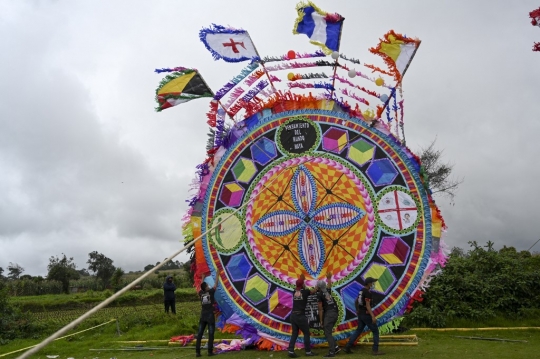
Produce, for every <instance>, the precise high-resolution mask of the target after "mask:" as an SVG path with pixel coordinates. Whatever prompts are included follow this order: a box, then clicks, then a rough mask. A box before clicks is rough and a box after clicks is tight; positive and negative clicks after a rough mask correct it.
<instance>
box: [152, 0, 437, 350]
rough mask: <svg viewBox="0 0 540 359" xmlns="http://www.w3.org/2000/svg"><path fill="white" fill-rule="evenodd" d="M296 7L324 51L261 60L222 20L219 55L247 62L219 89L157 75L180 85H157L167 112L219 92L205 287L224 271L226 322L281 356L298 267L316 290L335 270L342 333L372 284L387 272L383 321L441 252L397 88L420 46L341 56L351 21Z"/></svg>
mask: <svg viewBox="0 0 540 359" xmlns="http://www.w3.org/2000/svg"><path fill="white" fill-rule="evenodd" d="M297 11H298V18H297V20H296V23H295V28H294V31H293V32H294V33H297V34H305V35H307V36H308V37H309V38H310V41H311V42H313V43H315V44H317V45H319V46H321V48H322V49H323V51H321V50H319V51H316V52H314V53H311V54H300V53H298V52H295V51H292V50H291V51H289V52H288V53H287V54H286V55H283V56H277V57H264V58H261V57H260V56H259V54H258V52H257V50H256V48H255V46H254V44H253V42H252V40H251V38H250V36H249V34H248V33H247V31H244V30H241V29H231V28H226V27H223V26H219V25H213V26H212V27H210V28H206V29H203V30H201V32H200V38H201V40H202V41H203V43H204V44H205V46H206V47H207V48H208V49H209V50H210V51H211V53H212V55H213V57H214V58H215V59H216V60H217V59H223V60H225V61H228V62H238V61H250V64H249V65H248V66H247V67H245V68H244V69H243V70H242V71H241V72H240V73H239V74H238V75H236V76H234V77H233V78H232V79H231V80H230V81H229V82H228V83H226V84H225V85H224V86H223V87H222V88H221V89H220V90H218V91H216V92H212V91H211V90H210V89H209V87H208V86H207V85H206V84H205V83H204V80H203V79H202V77H201V76H200V74H199V73H198V72H197V71H196V70H194V69H185V68H175V69H160V70H157V72H164V71H168V72H172V74H171V75H168V77H167V78H168V79H170V80H171V81H175V86H167V82H168V80H167V78H166V80H164V81H163V82H162V83H161V84H160V88H159V89H158V90H157V92H156V99H157V101H158V104H159V105H160V107H159V109H160V110H161V109H164V108H167V107H170V106H174V105H175V104H177V102H178V103H179V102H184V101H187V100H191V99H194V98H198V97H203V96H206V94H207V93H212V96H213V99H212V101H211V103H210V110H209V112H208V114H207V118H208V124H209V125H210V127H211V129H210V141H209V143H208V145H207V158H206V160H205V161H204V162H203V163H202V164H201V165H199V166H198V169H197V177H196V179H197V180H196V181H195V187H196V195H195V196H194V197H193V198H192V199H191V200H189V202H190V210H189V213H188V214H187V216H186V224H185V226H184V236H185V240H186V243H190V242H191V241H194V243H195V244H194V252H193V264H192V270H193V272H194V276H195V280H196V285H199V284H200V280H201V279H200V276H201V274H203V275H208V276H211V277H215V275H216V273H220V277H219V281H220V283H219V287H218V288H219V289H218V292H217V295H216V299H217V302H218V305H219V321H218V327H219V328H220V329H221V330H223V331H229V332H235V333H237V334H241V335H242V336H243V337H244V338H245V339H246V340H248V341H251V342H253V343H256V344H257V345H258V346H259V348H267V349H275V350H278V349H282V348H284V347H286V344H287V342H288V340H289V337H290V333H291V327H290V324H289V316H290V313H291V306H292V296H293V289H294V283H295V281H296V279H297V278H298V277H299V276H300V275H302V274H304V275H305V277H306V278H307V284H308V285H311V286H313V285H314V284H315V281H316V280H317V279H322V278H324V277H325V275H326V273H328V272H330V273H332V281H333V283H334V284H333V287H332V292H333V296H334V297H335V300H336V302H337V303H338V304H339V316H340V317H339V320H338V323H337V325H336V327H335V328H334V335H335V337H336V339H338V340H339V339H344V338H346V337H348V335H349V334H350V333H351V331H352V330H354V329H355V327H356V314H355V307H354V301H355V298H356V297H357V295H358V292H359V291H360V290H361V289H362V288H363V285H364V280H365V278H367V277H375V278H378V282H377V284H376V286H375V302H376V303H377V304H376V306H375V314H376V316H377V318H378V320H379V324H380V325H381V326H382V327H386V329H388V328H390V327H392V326H395V324H396V323H397V322H399V318H400V317H401V316H402V315H403V314H404V313H405V312H406V311H407V310H408V309H409V308H410V306H411V304H412V302H413V301H414V300H415V299H418V298H420V295H421V293H422V291H423V290H425V288H426V286H427V285H428V283H429V280H430V279H431V277H432V276H433V275H434V274H436V273H437V271H438V269H439V268H440V266H442V265H444V261H445V258H446V256H445V255H444V253H443V246H442V245H441V244H440V238H441V231H442V230H443V229H444V227H445V225H444V221H443V219H442V217H441V215H440V213H439V210H438V209H437V206H436V205H435V203H434V201H433V199H432V198H431V196H430V190H429V188H428V183H427V179H426V178H424V177H425V176H424V172H423V169H422V165H421V163H420V160H419V158H418V157H417V156H415V155H414V154H413V153H412V152H411V151H410V150H409V149H408V148H407V147H406V146H405V132H404V122H403V112H404V111H403V110H404V100H403V98H402V96H401V86H402V80H403V76H404V75H405V72H406V71H407V68H408V66H409V64H410V63H411V60H412V59H413V57H414V55H415V53H416V51H417V49H418V47H419V45H420V41H419V40H418V39H413V38H410V37H406V36H403V35H401V34H398V33H396V32H394V31H390V32H388V33H387V34H386V35H385V36H384V37H383V38H382V39H381V40H380V42H379V44H378V45H377V46H376V47H374V48H371V49H370V52H371V53H372V54H375V55H378V56H380V57H381V59H382V61H380V62H381V63H380V64H379V65H375V64H369V63H364V62H361V61H359V60H357V59H354V58H349V57H347V56H345V55H344V54H342V53H339V52H338V51H339V45H340V44H339V43H340V36H341V29H342V25H343V21H344V18H343V17H342V16H340V15H338V14H328V13H325V12H324V11H322V10H321V9H319V8H317V7H316V6H315V5H314V4H312V3H306V4H303V3H302V4H299V5H298V7H297ZM326 53H330V56H328V55H327V54H326ZM373 58H374V60H380V59H379V58H378V57H373ZM314 71H315V72H314ZM188 77H189V78H188ZM199 238H200V239H199ZM209 280H210V279H209ZM313 304H314V305H311V304H310V305H309V306H308V310H307V312H306V315H307V316H308V317H309V318H310V324H311V326H312V329H313V337H312V340H313V342H314V343H321V342H323V341H325V340H324V335H323V333H322V330H320V328H319V327H318V325H319V324H318V320H317V319H316V317H317V306H316V302H315V303H313ZM383 329H384V328H383ZM300 341H301V340H300ZM300 341H299V343H298V345H299V346H301V344H300Z"/></svg>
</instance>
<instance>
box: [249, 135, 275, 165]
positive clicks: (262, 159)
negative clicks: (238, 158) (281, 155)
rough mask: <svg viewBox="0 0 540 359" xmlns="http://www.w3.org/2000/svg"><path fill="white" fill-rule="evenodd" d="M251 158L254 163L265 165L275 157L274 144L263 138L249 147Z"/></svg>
mask: <svg viewBox="0 0 540 359" xmlns="http://www.w3.org/2000/svg"><path fill="white" fill-rule="evenodd" d="M251 156H252V158H253V159H254V160H255V162H258V163H260V164H261V165H266V164H267V163H268V162H270V161H272V160H273V159H274V158H276V156H277V150H276V144H275V143H274V142H272V141H270V140H269V139H268V138H266V137H263V138H261V139H259V140H257V141H255V143H254V144H253V146H251Z"/></svg>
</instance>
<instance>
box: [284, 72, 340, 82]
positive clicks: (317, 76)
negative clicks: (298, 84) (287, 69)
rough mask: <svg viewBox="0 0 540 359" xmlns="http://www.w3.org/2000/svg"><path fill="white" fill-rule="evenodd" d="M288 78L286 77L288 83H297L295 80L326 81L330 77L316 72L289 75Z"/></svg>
mask: <svg viewBox="0 0 540 359" xmlns="http://www.w3.org/2000/svg"><path fill="white" fill-rule="evenodd" d="M291 74H292V76H290V75H291ZM289 76H290V77H288V79H289V81H297V80H310V79H327V78H329V77H330V76H328V75H327V74H325V73H324V72H317V73H313V72H311V73H309V74H293V73H290V74H289Z"/></svg>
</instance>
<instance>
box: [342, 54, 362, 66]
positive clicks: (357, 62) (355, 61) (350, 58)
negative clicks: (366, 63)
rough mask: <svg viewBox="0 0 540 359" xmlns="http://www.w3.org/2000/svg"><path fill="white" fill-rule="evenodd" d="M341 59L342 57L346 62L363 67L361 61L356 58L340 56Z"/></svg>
mask: <svg viewBox="0 0 540 359" xmlns="http://www.w3.org/2000/svg"><path fill="white" fill-rule="evenodd" d="M339 57H341V58H342V59H343V60H345V61H349V62H352V63H353V64H357V65H362V62H361V61H360V60H357V59H355V58H354V57H349V58H348V57H347V56H345V55H344V54H339Z"/></svg>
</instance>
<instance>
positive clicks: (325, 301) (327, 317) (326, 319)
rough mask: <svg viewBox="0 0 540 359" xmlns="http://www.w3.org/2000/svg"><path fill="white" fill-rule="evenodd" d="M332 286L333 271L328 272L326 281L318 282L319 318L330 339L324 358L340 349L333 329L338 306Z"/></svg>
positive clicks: (330, 356)
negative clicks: (331, 290) (333, 296)
mask: <svg viewBox="0 0 540 359" xmlns="http://www.w3.org/2000/svg"><path fill="white" fill-rule="evenodd" d="M331 287H332V273H327V274H326V282H325V281H324V280H320V281H318V282H317V289H318V292H317V300H318V301H319V320H320V321H321V327H322V328H323V329H324V336H325V337H326V340H327V341H328V354H327V355H325V356H324V358H333V357H334V356H335V354H337V353H338V352H339V351H340V349H339V347H338V346H337V345H336V341H335V340H334V336H333V335H332V331H333V330H334V325H336V322H337V320H338V308H337V304H336V301H335V300H334V298H332V293H331V292H330V288H331Z"/></svg>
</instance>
